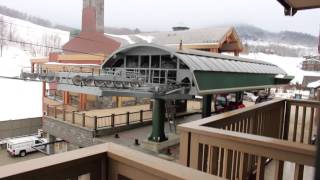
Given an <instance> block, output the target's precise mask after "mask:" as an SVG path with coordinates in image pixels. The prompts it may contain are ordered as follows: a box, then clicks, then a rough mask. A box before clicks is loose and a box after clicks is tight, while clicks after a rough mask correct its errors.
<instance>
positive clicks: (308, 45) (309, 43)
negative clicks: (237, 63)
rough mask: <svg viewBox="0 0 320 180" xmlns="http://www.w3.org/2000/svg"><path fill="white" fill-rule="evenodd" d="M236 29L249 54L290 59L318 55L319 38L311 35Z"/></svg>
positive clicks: (241, 26) (247, 27) (245, 26)
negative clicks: (263, 54) (273, 55)
mask: <svg viewBox="0 0 320 180" xmlns="http://www.w3.org/2000/svg"><path fill="white" fill-rule="evenodd" d="M235 28H236V30H237V32H238V34H239V36H240V38H241V40H242V42H243V44H244V45H245V46H246V51H247V52H248V53H259V52H264V53H266V54H276V55H280V56H288V57H301V56H307V55H315V54H317V46H318V37H316V36H312V35H310V34H305V33H300V32H291V31H282V32H279V33H274V32H269V31H266V30H263V29H261V28H258V27H254V26H251V25H237V26H236V27H235Z"/></svg>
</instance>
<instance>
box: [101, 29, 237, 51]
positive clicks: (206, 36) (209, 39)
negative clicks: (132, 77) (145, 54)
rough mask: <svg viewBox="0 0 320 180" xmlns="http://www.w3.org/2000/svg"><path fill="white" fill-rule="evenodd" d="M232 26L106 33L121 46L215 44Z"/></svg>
mask: <svg viewBox="0 0 320 180" xmlns="http://www.w3.org/2000/svg"><path fill="white" fill-rule="evenodd" d="M232 30H233V27H210V28H202V29H191V30H185V31H165V32H154V33H141V34H129V35H114V34H107V35H109V36H111V37H113V38H114V39H115V40H117V41H119V42H121V44H122V46H124V45H128V44H134V43H154V44H158V45H177V44H180V41H181V40H182V41H183V43H184V44H216V43H219V42H220V41H221V40H222V39H223V38H224V37H225V36H226V34H228V33H229V32H230V31H232Z"/></svg>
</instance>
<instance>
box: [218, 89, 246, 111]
mask: <svg viewBox="0 0 320 180" xmlns="http://www.w3.org/2000/svg"><path fill="white" fill-rule="evenodd" d="M244 107H245V105H244V104H243V93H232V94H220V95H217V97H216V99H215V112H216V113H223V112H228V111H232V110H235V109H240V108H244Z"/></svg>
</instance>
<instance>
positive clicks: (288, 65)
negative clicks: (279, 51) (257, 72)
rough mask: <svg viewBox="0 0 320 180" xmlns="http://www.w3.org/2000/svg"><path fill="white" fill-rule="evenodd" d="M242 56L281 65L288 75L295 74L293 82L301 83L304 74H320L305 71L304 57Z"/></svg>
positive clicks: (259, 54) (253, 54)
mask: <svg viewBox="0 0 320 180" xmlns="http://www.w3.org/2000/svg"><path fill="white" fill-rule="evenodd" d="M241 57H245V58H251V59H258V60H262V61H266V62H269V63H272V64H275V65H277V66H279V67H280V68H282V69H283V70H285V71H286V72H287V73H288V75H290V76H295V78H294V79H293V80H292V81H291V83H296V82H298V83H300V84H301V83H302V81H303V77H304V76H320V73H319V72H310V71H303V70H301V69H300V68H301V63H302V62H303V60H304V59H303V58H296V57H283V56H277V55H272V54H264V53H251V54H248V55H245V54H241Z"/></svg>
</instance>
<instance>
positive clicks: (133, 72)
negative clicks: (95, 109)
mask: <svg viewBox="0 0 320 180" xmlns="http://www.w3.org/2000/svg"><path fill="white" fill-rule="evenodd" d="M26 75H27V74H26ZM32 77H41V78H42V79H43V80H49V81H54V82H56V83H57V89H59V90H62V91H70V92H76V93H82V94H89V95H95V96H100V97H101V96H132V97H145V98H150V99H152V101H153V109H152V132H151V135H150V137H149V138H148V139H149V140H150V141H154V142H163V141H166V140H167V138H166V135H165V133H164V122H165V113H166V108H165V104H166V101H180V100H183V101H187V100H192V99H194V98H195V97H196V96H203V102H202V115H203V117H208V116H211V102H212V95H213V94H219V93H226V92H239V91H245V90H255V89H265V88H270V87H275V86H281V85H285V84H288V83H289V82H290V81H291V79H292V77H290V76H287V74H286V72H285V71H284V70H282V69H281V68H279V67H277V66H275V65H273V64H270V63H267V62H263V61H258V60H252V59H245V58H240V57H235V56H226V55H221V54H217V53H210V52H203V51H197V50H190V49H178V50H177V49H173V48H169V47H166V46H160V45H155V44H135V45H129V46H127V47H123V48H121V49H119V50H117V51H115V52H114V53H113V54H111V55H110V57H109V58H107V59H106V60H105V62H104V63H103V64H102V65H101V70H100V71H98V72H96V71H95V72H87V73H78V72H55V73H40V74H34V75H33V76H32ZM179 106H185V104H183V103H180V104H179ZM44 126H46V120H45V122H44ZM44 129H48V131H49V132H48V133H50V134H51V133H52V134H57V132H51V131H55V129H52V128H51V129H50V128H45V127H44ZM98 134H99V133H98Z"/></svg>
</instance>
